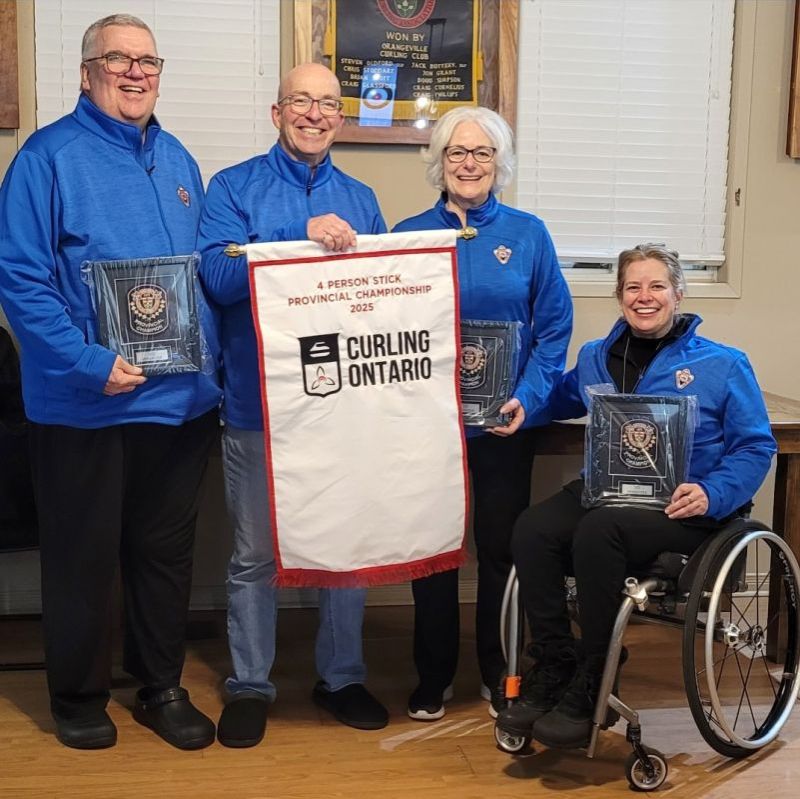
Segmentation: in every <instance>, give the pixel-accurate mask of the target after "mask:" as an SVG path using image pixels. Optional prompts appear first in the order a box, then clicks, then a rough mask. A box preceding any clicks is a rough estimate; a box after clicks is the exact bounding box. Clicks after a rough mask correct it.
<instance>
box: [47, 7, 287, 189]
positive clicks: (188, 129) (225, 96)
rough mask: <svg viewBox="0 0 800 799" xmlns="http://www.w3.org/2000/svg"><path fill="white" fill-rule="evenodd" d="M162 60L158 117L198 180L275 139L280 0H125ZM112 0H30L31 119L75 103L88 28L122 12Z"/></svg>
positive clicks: (51, 114) (65, 109)
mask: <svg viewBox="0 0 800 799" xmlns="http://www.w3.org/2000/svg"><path fill="white" fill-rule="evenodd" d="M123 6H124V8H123V10H124V13H128V14H134V15H135V16H137V17H141V19H143V20H144V21H145V22H146V23H147V24H148V25H149V26H150V27H151V28H152V30H153V33H154V34H155V37H156V41H157V42H158V51H159V55H160V56H162V57H163V58H164V59H165V64H164V73H163V76H162V81H161V89H160V91H161V96H160V98H159V101H158V105H157V106H156V115H157V116H158V119H159V122H160V123H161V124H162V125H163V126H164V128H165V129H166V130H168V131H170V133H173V134H174V135H176V136H177V137H178V138H179V139H180V140H181V141H182V142H183V144H184V145H186V147H187V148H188V150H189V151H190V152H191V153H192V154H193V155H194V157H195V158H196V159H197V161H198V163H199V164H200V169H201V171H202V173H203V178H204V179H205V180H206V182H207V181H208V179H209V178H210V177H211V176H212V175H213V174H214V173H215V172H217V171H219V170H220V169H222V168H224V167H226V166H230V165H231V164H234V163H237V162H239V161H244V160H245V159H247V158H250V157H251V156H253V155H255V154H256V153H259V152H264V151H266V150H267V149H269V147H270V146H271V145H272V143H273V142H274V140H275V129H274V128H273V126H272V121H271V119H270V106H271V105H272V103H273V102H274V101H275V99H276V97H277V91H278V81H279V60H280V41H279V39H280V33H279V27H280V26H279V0H226V2H225V3H221V2H217V1H216V0H215V1H214V2H212V1H211V0H192V2H191V3H187V2H185V0H126V2H125V3H124V4H123ZM119 10H120V8H119V4H118V3H115V2H110V0H36V5H35V15H36V101H37V124H38V125H39V127H42V126H43V125H46V124H48V123H50V122H53V121H54V120H56V119H58V118H59V117H60V116H63V115H64V114H67V113H69V112H70V111H72V109H73V108H74V107H75V103H76V101H77V99H78V92H79V80H80V78H79V72H78V66H79V64H80V58H81V39H82V38H83V34H84V31H85V30H86V28H87V27H88V26H89V25H91V23H92V22H94V21H95V20H97V19H100V18H101V17H104V16H108V15H109V14H113V13H116V12H117V11H119Z"/></svg>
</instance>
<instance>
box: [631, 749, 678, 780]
mask: <svg viewBox="0 0 800 799" xmlns="http://www.w3.org/2000/svg"><path fill="white" fill-rule="evenodd" d="M643 748H644V751H645V752H646V753H647V760H648V761H649V762H648V764H645V763H644V762H642V759H641V758H640V757H639V755H637V754H636V752H631V753H630V755H628V759H627V760H626V761H625V776H626V777H627V778H628V784H629V785H630V786H631V788H632V789H633V790H634V791H655V790H656V789H657V788H660V787H661V786H662V785H663V784H664V780H666V779H667V772H668V771H669V769H668V767H667V760H666V758H665V757H664V755H662V754H661V752H659V751H658V750H656V749H650V748H649V747H647V746H645V747H643Z"/></svg>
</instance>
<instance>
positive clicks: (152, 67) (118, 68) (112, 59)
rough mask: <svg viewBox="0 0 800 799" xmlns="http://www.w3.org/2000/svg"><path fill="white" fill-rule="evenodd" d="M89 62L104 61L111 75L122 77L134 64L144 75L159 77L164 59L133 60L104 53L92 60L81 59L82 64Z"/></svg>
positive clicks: (142, 58)
mask: <svg viewBox="0 0 800 799" xmlns="http://www.w3.org/2000/svg"><path fill="white" fill-rule="evenodd" d="M90 61H105V62H106V63H105V67H106V69H107V70H108V71H109V72H110V73H111V74H112V75H124V74H125V73H126V72H129V71H130V68H131V67H132V66H133V65H134V63H136V64H138V65H139V69H141V70H142V72H144V74H145V75H160V74H161V70H162V69H164V59H163V58H157V57H156V56H154V55H146V56H142V57H141V58H133V57H131V56H129V55H123V54H122V53H105V54H104V55H99V56H95V57H94V58H84V59H83V63H84V64H88V63H89V62H90Z"/></svg>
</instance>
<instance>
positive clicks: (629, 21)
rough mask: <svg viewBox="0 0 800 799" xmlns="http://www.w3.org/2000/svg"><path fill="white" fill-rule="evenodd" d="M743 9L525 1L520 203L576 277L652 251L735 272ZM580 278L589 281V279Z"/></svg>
mask: <svg viewBox="0 0 800 799" xmlns="http://www.w3.org/2000/svg"><path fill="white" fill-rule="evenodd" d="M733 11H734V0H569V1H568V2H565V1H564V0H521V3H520V45H519V49H520V56H519V103H518V109H519V110H518V128H517V139H518V147H517V149H518V156H519V171H518V181H517V204H518V206H519V207H520V208H525V209H527V210H530V211H532V212H534V213H536V214H537V215H538V216H540V217H542V219H544V221H545V222H546V224H547V226H548V228H549V230H550V232H551V234H552V235H553V238H554V240H555V244H556V249H557V251H558V253H559V257H560V258H561V260H562V262H563V264H564V266H565V267H575V266H577V267H578V268H577V269H574V270H570V273H569V275H570V278H571V279H573V278H577V279H578V280H580V279H588V280H598V279H602V278H600V277H598V275H602V274H603V273H606V275H607V279H610V273H611V272H612V271H613V268H612V267H610V266H609V264H613V263H615V261H616V256H617V255H618V253H619V251H620V250H622V249H625V248H626V247H630V246H631V245H634V244H638V243H640V242H642V241H656V242H663V243H666V244H667V245H668V246H670V247H671V248H673V249H676V250H678V251H679V252H680V254H681V258H682V260H684V261H686V262H687V266H689V267H691V268H692V269H691V270H687V277H688V278H689V279H690V280H691V279H693V277H694V278H696V276H697V274H698V270H700V271H699V273H700V274H702V275H703V278H702V279H703V280H705V281H709V280H713V279H714V278H715V272H716V267H717V266H719V265H721V264H722V263H723V262H724V258H725V255H724V245H725V205H726V176H727V168H728V125H729V116H730V99H731V65H732V53H733ZM581 275H582V276H583V278H581Z"/></svg>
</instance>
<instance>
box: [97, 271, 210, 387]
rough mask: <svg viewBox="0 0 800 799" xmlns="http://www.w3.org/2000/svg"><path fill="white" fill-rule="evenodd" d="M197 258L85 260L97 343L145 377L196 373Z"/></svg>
mask: <svg viewBox="0 0 800 799" xmlns="http://www.w3.org/2000/svg"><path fill="white" fill-rule="evenodd" d="M196 260H197V256H196V255H177V256H170V257H164V258H139V259H130V260H118V261H90V262H87V263H85V264H84V265H83V267H82V268H83V270H84V272H85V273H88V275H89V283H90V286H91V287H92V291H93V300H94V304H95V309H96V313H97V331H98V339H99V343H100V344H102V345H103V346H104V347H108V349H110V350H112V351H114V352H116V353H118V354H119V355H121V356H122V357H123V358H124V359H125V360H126V361H128V362H129V363H132V364H133V365H134V366H140V367H141V368H142V370H143V372H144V374H146V375H164V374H181V373H183V372H198V371H200V369H201V366H202V363H201V353H202V348H201V333H200V323H199V319H198V312H197V297H196V293H195V292H196V285H195V267H196Z"/></svg>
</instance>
